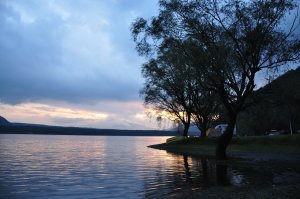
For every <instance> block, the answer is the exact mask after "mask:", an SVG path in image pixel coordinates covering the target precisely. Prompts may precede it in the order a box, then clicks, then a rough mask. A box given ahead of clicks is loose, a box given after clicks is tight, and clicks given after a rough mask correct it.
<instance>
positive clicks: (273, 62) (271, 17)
mask: <svg viewBox="0 0 300 199" xmlns="http://www.w3.org/2000/svg"><path fill="white" fill-rule="evenodd" d="M159 5H160V9H159V15H158V16H157V17H153V18H152V19H151V20H149V21H147V20H145V19H142V18H139V19H137V20H136V22H135V23H134V24H133V28H132V33H133V36H134V40H135V42H136V43H137V50H138V52H139V53H140V55H151V54H152V55H153V56H156V53H157V52H158V50H159V48H160V47H161V45H162V44H164V42H165V41H166V40H168V39H170V38H176V40H186V39H187V38H189V39H190V40H192V41H193V44H194V46H196V47H197V48H198V50H197V52H201V53H200V54H198V56H199V57H200V59H199V60H200V62H199V63H198V65H197V67H196V69H197V70H199V71H201V74H202V75H203V77H205V80H206V82H205V84H203V85H202V87H203V88H205V89H206V90H210V91H213V92H215V93H216V94H217V95H218V96H219V100H220V101H221V102H222V104H223V106H224V107H225V109H226V111H227V115H228V118H229V119H228V127H227V129H226V131H225V133H224V134H223V135H222V136H221V137H220V138H219V141H218V144H217V148H216V156H217V158H218V159H225V158H226V148H227V146H228V144H229V143H230V141H231V138H232V136H233V130H234V126H235V123H236V118H237V116H238V114H239V113H240V112H241V111H242V110H243V109H244V108H246V107H247V106H248V104H247V101H246V99H247V98H248V97H249V96H250V95H251V93H252V92H253V90H254V88H255V77H256V75H257V73H258V72H266V71H271V70H273V69H275V68H279V67H281V66H283V65H285V64H286V63H288V62H292V61H299V56H300V50H299V48H300V41H299V39H297V38H295V37H294V35H293V32H294V31H295V28H296V27H297V26H296V25H295V24H296V23H299V22H298V21H296V19H297V16H296V17H295V20H294V21H293V23H292V25H291V27H290V29H289V30H282V28H281V26H280V25H281V22H282V20H283V19H284V17H285V15H286V14H287V12H289V11H291V10H293V9H295V8H296V7H298V5H296V4H295V2H294V1H293V0H257V1H239V0H229V1H226V2H220V1H217V0H190V1H184V0H160V1H159Z"/></svg>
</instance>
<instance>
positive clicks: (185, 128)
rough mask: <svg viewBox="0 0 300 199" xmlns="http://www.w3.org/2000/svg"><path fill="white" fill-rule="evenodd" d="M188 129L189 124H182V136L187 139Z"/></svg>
mask: <svg viewBox="0 0 300 199" xmlns="http://www.w3.org/2000/svg"><path fill="white" fill-rule="evenodd" d="M189 128H190V124H189V123H185V124H184V129H183V134H182V135H183V136H185V137H187V136H188V132H189Z"/></svg>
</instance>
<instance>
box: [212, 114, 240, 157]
mask: <svg viewBox="0 0 300 199" xmlns="http://www.w3.org/2000/svg"><path fill="white" fill-rule="evenodd" d="M235 121H236V117H235V116H231V117H230V120H229V123H228V126H227V128H226V130H225V132H224V133H223V134H222V135H221V136H220V137H219V139H218V143H217V147H216V159H217V160H226V159H227V157H226V148H227V146H228V145H229V143H230V141H231V139H232V136H233V130H234V126H235Z"/></svg>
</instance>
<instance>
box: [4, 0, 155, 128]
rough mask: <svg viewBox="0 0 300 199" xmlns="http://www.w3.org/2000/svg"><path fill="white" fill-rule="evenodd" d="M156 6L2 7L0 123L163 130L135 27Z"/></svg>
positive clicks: (99, 0) (28, 3)
mask: <svg viewBox="0 0 300 199" xmlns="http://www.w3.org/2000/svg"><path fill="white" fill-rule="evenodd" d="M157 9H158V5H157V1H155V0H143V1H140V0H109V1H106V0H63V1H62V0H43V1H39V0H24V1H18V0H1V1H0V24H1V25H0V35H1V37H0V60H1V61H0V71H1V72H0V115H1V116H3V117H5V118H6V119H8V120H9V121H12V122H26V123H40V124H49V125H61V126H80V127H95V128H116V129H157V128H161V127H160V126H158V125H157V123H156V122H155V121H154V120H153V119H151V118H149V117H147V115H146V114H145V110H144V107H143V101H142V99H141V98H140V96H139V90H140V89H141V87H142V85H143V79H142V76H141V64H142V63H143V61H144V60H142V58H141V57H139V56H138V54H137V52H136V51H135V47H134V46H135V44H134V42H133V40H132V37H131V33H130V25H131V24H132V22H133V21H134V19H136V18H137V17H141V16H142V17H145V18H150V17H151V16H154V15H155V14H156V13H157Z"/></svg>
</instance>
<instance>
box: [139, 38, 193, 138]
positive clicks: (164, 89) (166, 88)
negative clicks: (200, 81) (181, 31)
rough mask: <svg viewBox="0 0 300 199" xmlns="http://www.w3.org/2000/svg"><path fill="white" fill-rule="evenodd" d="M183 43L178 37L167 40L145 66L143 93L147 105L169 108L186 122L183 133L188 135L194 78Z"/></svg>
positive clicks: (153, 107)
mask: <svg viewBox="0 0 300 199" xmlns="http://www.w3.org/2000/svg"><path fill="white" fill-rule="evenodd" d="M182 45H183V44H182V43H181V41H177V40H175V39H169V40H166V41H165V42H164V43H163V44H162V45H161V46H160V49H159V50H158V51H157V57H156V58H152V59H150V60H149V61H148V62H147V63H145V64H144V65H143V66H142V74H143V76H144V78H145V84H144V87H143V88H142V90H141V95H142V96H143V97H144V102H145V104H146V106H149V108H152V109H155V110H157V111H158V112H162V111H165V112H167V115H169V117H171V118H175V120H176V121H179V122H180V123H182V124H183V126H184V129H183V136H187V135H188V129H189V127H190V123H191V119H192V113H193V108H192V106H193V103H192V89H193V79H191V77H190V74H191V71H190V70H192V67H189V66H188V64H187V63H186V60H185V56H184V54H182V52H181V51H180V50H181V49H182V48H181V47H182ZM170 49H171V50H170Z"/></svg>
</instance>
